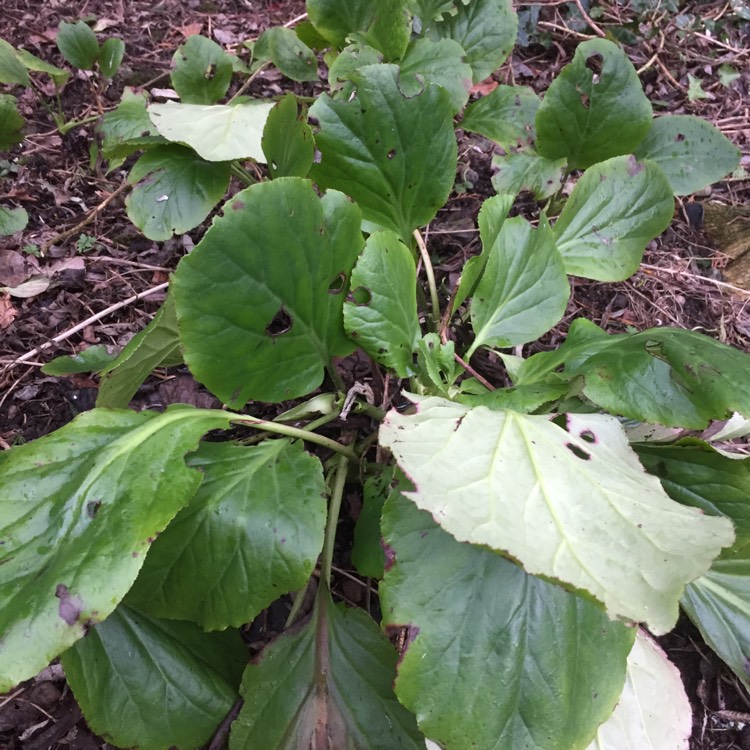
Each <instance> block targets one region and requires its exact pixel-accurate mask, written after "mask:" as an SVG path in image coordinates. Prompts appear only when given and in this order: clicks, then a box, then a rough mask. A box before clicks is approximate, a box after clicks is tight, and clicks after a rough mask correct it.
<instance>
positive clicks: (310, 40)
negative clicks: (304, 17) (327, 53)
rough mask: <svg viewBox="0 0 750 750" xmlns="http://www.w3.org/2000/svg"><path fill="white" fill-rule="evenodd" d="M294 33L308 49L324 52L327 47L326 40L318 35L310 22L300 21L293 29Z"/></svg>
mask: <svg viewBox="0 0 750 750" xmlns="http://www.w3.org/2000/svg"><path fill="white" fill-rule="evenodd" d="M294 33H295V34H296V35H297V36H298V37H299V38H300V40H301V41H302V42H304V43H305V44H306V45H307V46H308V47H310V49H314V50H318V51H320V50H324V49H326V47H329V46H330V45H329V43H328V40H327V39H326V38H325V37H324V36H322V35H321V34H320V33H318V30H317V29H316V28H315V27H314V26H313V25H312V23H311V22H310V21H300V22H299V23H298V24H297V25H296V26H295V27H294Z"/></svg>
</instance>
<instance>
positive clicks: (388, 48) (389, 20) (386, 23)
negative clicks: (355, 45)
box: [352, 0, 411, 62]
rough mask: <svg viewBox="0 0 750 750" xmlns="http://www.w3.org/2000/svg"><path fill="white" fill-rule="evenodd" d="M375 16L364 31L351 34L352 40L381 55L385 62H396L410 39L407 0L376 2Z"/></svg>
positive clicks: (379, 0) (381, 0)
mask: <svg viewBox="0 0 750 750" xmlns="http://www.w3.org/2000/svg"><path fill="white" fill-rule="evenodd" d="M374 5H375V8H376V10H375V14H374V16H373V19H372V22H371V23H370V24H369V25H368V27H367V29H366V30H362V31H359V32H358V33H354V34H352V39H354V40H356V41H361V42H364V43H365V44H368V45H370V46H371V47H374V48H375V49H377V50H380V52H382V53H383V56H384V58H385V60H386V62H398V61H399V60H400V59H401V58H402V57H403V55H404V52H406V48H407V47H408V46H409V40H410V39H411V15H410V14H409V11H408V10H407V7H406V6H407V0H378V2H377V3H375V4H374Z"/></svg>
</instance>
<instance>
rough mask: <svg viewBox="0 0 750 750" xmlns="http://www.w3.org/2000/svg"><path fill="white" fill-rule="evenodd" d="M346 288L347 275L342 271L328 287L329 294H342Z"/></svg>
mask: <svg viewBox="0 0 750 750" xmlns="http://www.w3.org/2000/svg"><path fill="white" fill-rule="evenodd" d="M345 286H346V274H345V273H344V272H343V271H342V272H341V273H340V274H339V275H338V276H336V278H335V279H334V280H333V281H332V282H331V283H330V284H329V285H328V294H341V292H343V291H344V287H345Z"/></svg>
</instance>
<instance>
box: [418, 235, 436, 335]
mask: <svg viewBox="0 0 750 750" xmlns="http://www.w3.org/2000/svg"><path fill="white" fill-rule="evenodd" d="M413 236H414V239H415V240H416V241H417V247H418V248H419V254H420V255H421V256H422V262H423V263H424V270H425V273H426V274H427V285H428V286H429V287H430V300H431V301H432V315H431V316H430V317H431V318H432V327H433V328H436V325H437V324H436V321H438V320H440V299H439V297H438V292H437V284H436V283H435V271H434V270H433V268H432V261H431V260H430V254H429V253H428V252H427V245H425V243H424V240H423V239H422V235H421V234H420V233H419V230H418V229H415V230H414V234H413Z"/></svg>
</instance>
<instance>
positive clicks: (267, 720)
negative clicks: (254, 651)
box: [229, 590, 424, 750]
mask: <svg viewBox="0 0 750 750" xmlns="http://www.w3.org/2000/svg"><path fill="white" fill-rule="evenodd" d="M396 659H397V654H396V652H395V650H394V649H393V647H392V646H391V644H390V643H389V642H388V640H387V639H386V638H385V637H384V636H383V635H382V634H381V633H380V631H379V630H378V628H377V625H375V623H374V622H373V620H371V619H370V617H368V615H367V614H365V612H363V611H362V610H361V609H347V608H346V607H344V606H343V605H339V606H336V605H334V603H333V601H332V600H331V596H330V594H329V593H328V591H327V590H322V591H321V592H320V593H319V594H318V600H317V603H316V606H315V610H314V612H313V615H312V618H311V619H310V620H309V621H308V622H307V623H305V625H304V626H302V628H300V629H299V630H297V631H296V632H288V633H286V634H284V635H283V636H282V637H281V638H279V639H278V640H276V641H275V642H274V643H272V644H271V645H270V646H267V647H266V649H265V650H264V651H263V653H262V655H261V658H260V659H259V660H257V661H256V662H255V663H253V664H251V665H250V666H248V668H247V669H246V670H245V675H244V677H243V679H242V689H241V692H242V697H243V698H244V699H245V704H244V706H243V708H242V710H241V711H240V714H239V716H238V718H237V720H236V721H235V722H234V724H233V725H232V734H231V736H230V739H229V748H230V750H256V748H274V750H295V749H296V748H313V747H330V748H362V750H364V749H365V748H367V750H419V749H420V748H424V739H423V738H422V737H421V736H420V735H419V732H418V730H417V726H416V721H415V720H414V717H413V716H412V715H411V714H410V713H409V712H408V711H407V710H406V709H404V708H403V706H401V704H400V703H399V702H398V701H397V700H396V696H395V695H394V694H393V688H392V683H393V679H394V677H395V672H396Z"/></svg>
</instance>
